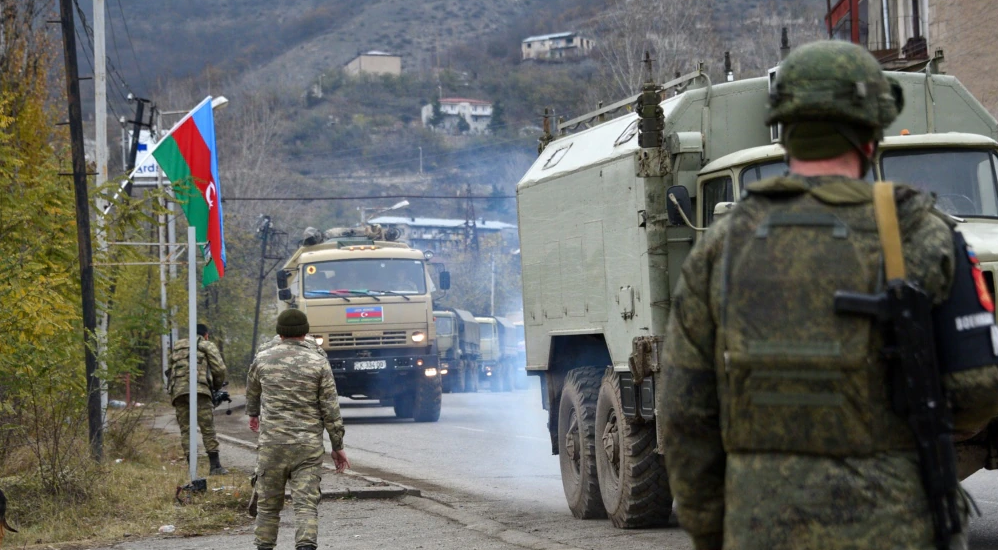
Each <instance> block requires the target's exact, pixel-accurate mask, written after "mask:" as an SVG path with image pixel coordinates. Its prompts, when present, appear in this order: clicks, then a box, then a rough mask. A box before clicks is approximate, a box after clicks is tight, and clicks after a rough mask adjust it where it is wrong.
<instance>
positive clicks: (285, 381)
mask: <svg viewBox="0 0 998 550" xmlns="http://www.w3.org/2000/svg"><path fill="white" fill-rule="evenodd" d="M337 399H338V398H337V395H336V384H335V382H333V373H332V371H331V370H330V369H329V362H328V361H327V360H326V359H325V358H320V357H319V356H318V355H317V354H316V353H315V350H314V349H313V348H311V347H310V346H309V345H308V344H305V343H304V342H302V341H298V340H285V341H283V342H281V343H280V344H278V345H276V346H273V347H271V348H269V349H267V350H264V351H261V352H260V353H257V355H256V358H255V359H254V360H253V364H252V365H250V369H249V374H248V375H247V378H246V414H247V415H248V416H259V417H260V439H259V442H260V444H261V445H268V444H270V445H288V444H299V445H315V444H320V445H321V444H322V431H323V429H325V430H326V431H327V432H329V440H330V442H331V443H332V444H333V449H334V450H340V449H342V448H343V433H344V429H343V419H342V418H341V417H340V405H339V402H338V401H337Z"/></svg>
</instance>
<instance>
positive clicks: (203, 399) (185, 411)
mask: <svg viewBox="0 0 998 550" xmlns="http://www.w3.org/2000/svg"><path fill="white" fill-rule="evenodd" d="M173 408H174V409H176V411H177V424H179V425H180V444H181V445H182V446H183V447H184V453H188V454H189V453H190V449H189V447H190V446H191V434H190V425H189V424H190V414H191V406H190V402H189V401H188V398H187V395H178V396H177V398H176V399H174V400H173ZM198 427H199V428H201V438H202V440H203V441H204V449H205V451H208V452H209V453H214V452H218V439H217V438H216V437H215V407H214V406H212V404H211V398H209V397H208V396H207V395H201V394H200V393H199V394H198Z"/></svg>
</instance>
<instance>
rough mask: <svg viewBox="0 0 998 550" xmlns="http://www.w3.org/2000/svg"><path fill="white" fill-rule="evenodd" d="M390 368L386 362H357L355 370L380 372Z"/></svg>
mask: <svg viewBox="0 0 998 550" xmlns="http://www.w3.org/2000/svg"><path fill="white" fill-rule="evenodd" d="M387 366H388V363H386V362H385V361H355V362H354V364H353V370H378V369H383V368H385V367H387Z"/></svg>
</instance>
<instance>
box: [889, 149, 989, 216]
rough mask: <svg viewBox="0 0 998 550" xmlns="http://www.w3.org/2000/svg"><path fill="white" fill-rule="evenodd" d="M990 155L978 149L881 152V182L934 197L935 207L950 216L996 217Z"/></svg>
mask: <svg viewBox="0 0 998 550" xmlns="http://www.w3.org/2000/svg"><path fill="white" fill-rule="evenodd" d="M995 166H996V157H995V154H994V152H992V151H986V150H980V149H976V150H975V149H928V148H926V149H901V150H894V151H884V152H883V154H882V156H881V159H880V172H881V174H882V176H883V178H884V179H885V180H889V181H894V182H897V183H905V184H908V185H911V186H913V187H916V188H918V189H921V190H923V191H930V192H932V193H935V195H936V207H937V208H939V209H940V210H942V211H943V212H946V213H947V214H952V215H954V216H971V217H973V216H976V217H989V218H994V217H998V192H996V189H998V180H996V176H995Z"/></svg>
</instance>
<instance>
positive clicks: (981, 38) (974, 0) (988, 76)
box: [928, 0, 998, 117]
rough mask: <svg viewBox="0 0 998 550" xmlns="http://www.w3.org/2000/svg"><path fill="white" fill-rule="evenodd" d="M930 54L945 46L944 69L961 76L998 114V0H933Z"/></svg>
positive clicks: (986, 106) (981, 100)
mask: <svg viewBox="0 0 998 550" xmlns="http://www.w3.org/2000/svg"><path fill="white" fill-rule="evenodd" d="M928 19H929V33H928V34H929V55H930V56H931V55H932V53H933V52H934V51H935V50H936V49H938V48H942V49H943V50H944V51H945V53H946V61H945V62H944V63H943V66H942V68H943V71H945V72H946V73H947V74H951V75H953V76H955V77H957V78H958V79H959V80H960V82H962V83H963V85H964V86H966V87H967V88H968V89H969V90H970V93H972V94H973V95H974V97H976V98H977V99H978V100H979V101H980V102H981V103H983V104H984V107H985V108H987V110H988V111H989V112H990V113H991V114H992V115H993V116H996V117H998V55H995V54H996V53H998V51H996V49H998V48H996V46H995V45H994V44H995V43H994V37H995V24H996V22H998V2H995V0H929V17H928Z"/></svg>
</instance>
